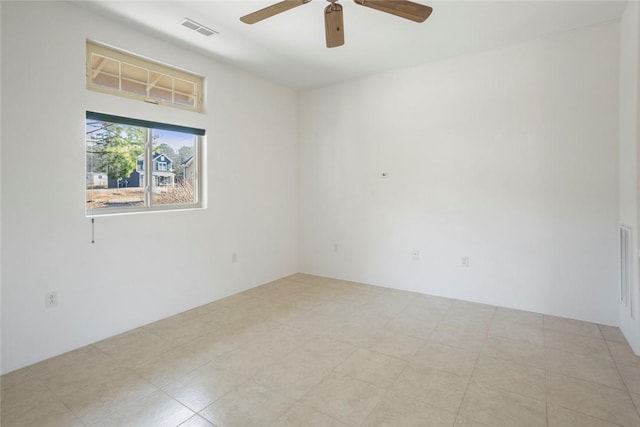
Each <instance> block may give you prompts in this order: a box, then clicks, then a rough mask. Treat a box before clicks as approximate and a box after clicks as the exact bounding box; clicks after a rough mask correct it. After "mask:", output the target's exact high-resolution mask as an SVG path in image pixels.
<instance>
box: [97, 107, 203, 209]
mask: <svg viewBox="0 0 640 427" xmlns="http://www.w3.org/2000/svg"><path fill="white" fill-rule="evenodd" d="M204 134H205V131H204V130H202V129H195V128H189V127H184V126H177V125H170V124H166V123H157V122H150V121H145V120H138V119H131V118H127V117H119V116H112V115H107V114H101V113H94V112H90V111H88V112H87V117H86V135H87V137H86V170H87V172H86V206H87V215H88V216H94V215H103V214H112V213H129V212H140V211H155V210H168V209H185V208H199V207H202V194H201V191H202V178H201V177H202V174H201V172H200V170H201V161H200V152H201V145H202V137H203V135H204ZM147 165H152V167H148V166H147Z"/></svg>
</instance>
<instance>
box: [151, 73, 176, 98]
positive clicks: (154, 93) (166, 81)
mask: <svg viewBox="0 0 640 427" xmlns="http://www.w3.org/2000/svg"><path fill="white" fill-rule="evenodd" d="M149 83H150V88H149V96H150V97H151V98H155V99H160V100H163V101H168V102H171V101H172V96H171V94H172V92H173V83H172V79H171V77H169V76H166V75H164V74H160V73H153V72H152V73H150V78H149Z"/></svg>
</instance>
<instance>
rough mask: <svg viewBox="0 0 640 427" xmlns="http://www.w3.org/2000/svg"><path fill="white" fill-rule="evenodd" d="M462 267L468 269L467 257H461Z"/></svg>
mask: <svg viewBox="0 0 640 427" xmlns="http://www.w3.org/2000/svg"><path fill="white" fill-rule="evenodd" d="M462 266H463V267H465V268H469V257H468V256H463V257H462Z"/></svg>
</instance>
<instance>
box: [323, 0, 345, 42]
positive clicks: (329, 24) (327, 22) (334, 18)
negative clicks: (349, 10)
mask: <svg viewBox="0 0 640 427" xmlns="http://www.w3.org/2000/svg"><path fill="white" fill-rule="evenodd" d="M342 27H343V20H342V6H340V5H339V4H337V3H332V4H330V5H329V6H327V7H326V8H325V10H324V30H325V34H326V38H327V47H338V46H342V45H343V44H344V31H343V28H342Z"/></svg>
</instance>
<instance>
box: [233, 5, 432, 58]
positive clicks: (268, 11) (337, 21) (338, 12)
mask: <svg viewBox="0 0 640 427" xmlns="http://www.w3.org/2000/svg"><path fill="white" fill-rule="evenodd" d="M310 1H311V0H284V1H281V2H279V3H276V4H273V5H271V6H267V7H265V8H264V9H260V10H257V11H255V12H253V13H250V14H248V15H245V16H243V17H242V18H240V20H241V21H242V22H244V23H245V24H255V23H256V22H260V21H262V20H264V19H267V18H270V17H272V16H274V15H277V14H279V13H282V12H286V11H287V10H289V9H293V8H294V7H298V6H302V5H303V4H307V3H309V2H310ZM327 1H328V2H329V3H330V4H329V6H327V7H326V8H325V10H324V28H325V35H326V40H327V47H337V46H342V45H343V44H344V32H343V25H342V5H340V4H338V0H327ZM353 1H354V2H355V3H356V4H358V5H360V6H365V7H369V8H371V9H375V10H379V11H381V12H386V13H390V14H391V15H395V16H399V17H401V18H405V19H409V20H411V21H414V22H424V21H425V20H426V19H427V18H428V17H429V15H431V12H432V11H433V9H432V8H430V7H429V6H425V5H423V4H420V3H414V2H412V1H407V0H353Z"/></svg>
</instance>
